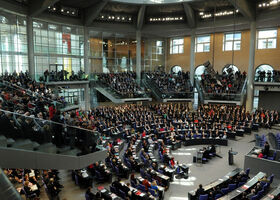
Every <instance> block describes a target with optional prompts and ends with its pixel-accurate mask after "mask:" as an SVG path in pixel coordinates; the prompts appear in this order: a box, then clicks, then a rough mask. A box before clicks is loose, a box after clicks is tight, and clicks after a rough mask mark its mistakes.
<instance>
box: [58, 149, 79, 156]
mask: <svg viewBox="0 0 280 200" xmlns="http://www.w3.org/2000/svg"><path fill="white" fill-rule="evenodd" d="M79 153H81V150H79V149H76V148H75V149H71V150H69V151H66V152H63V153H61V154H63V155H69V156H77V155H78V154H79Z"/></svg>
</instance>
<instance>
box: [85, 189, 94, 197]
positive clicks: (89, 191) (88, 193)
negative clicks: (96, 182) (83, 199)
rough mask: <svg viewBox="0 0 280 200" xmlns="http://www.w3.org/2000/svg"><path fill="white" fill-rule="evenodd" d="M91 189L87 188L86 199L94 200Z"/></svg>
mask: <svg viewBox="0 0 280 200" xmlns="http://www.w3.org/2000/svg"><path fill="white" fill-rule="evenodd" d="M91 190H92V187H88V189H87V191H86V196H88V198H89V199H90V200H94V199H95V195H94V194H93V193H92V191H91Z"/></svg>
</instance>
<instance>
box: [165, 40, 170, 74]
mask: <svg viewBox="0 0 280 200" xmlns="http://www.w3.org/2000/svg"><path fill="white" fill-rule="evenodd" d="M167 48H168V39H167V38H165V40H164V72H167V71H166V67H167V62H168V60H167V55H168V54H167V53H168V52H169V51H168V49H167Z"/></svg>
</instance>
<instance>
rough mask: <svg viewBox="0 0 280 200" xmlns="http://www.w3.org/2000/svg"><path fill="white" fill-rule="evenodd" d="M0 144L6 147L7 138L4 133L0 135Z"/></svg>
mask: <svg viewBox="0 0 280 200" xmlns="http://www.w3.org/2000/svg"><path fill="white" fill-rule="evenodd" d="M0 146H1V147H7V138H6V137H5V136H4V135H0Z"/></svg>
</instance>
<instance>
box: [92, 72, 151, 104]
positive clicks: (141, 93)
mask: <svg viewBox="0 0 280 200" xmlns="http://www.w3.org/2000/svg"><path fill="white" fill-rule="evenodd" d="M97 76H98V74H93V75H91V80H90V88H95V89H96V90H97V91H98V92H99V93H101V94H102V95H103V96H105V97H107V98H108V99H109V100H111V101H112V102H113V103H126V102H137V101H152V98H151V97H150V96H149V95H148V93H147V92H146V91H145V89H144V88H141V87H140V88H141V89H140V90H138V91H136V92H134V93H133V94H122V93H121V92H119V91H117V90H116V89H115V88H113V87H111V86H110V85H109V84H108V83H105V82H102V81H99V80H98V78H97ZM127 84H129V83H127Z"/></svg>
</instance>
